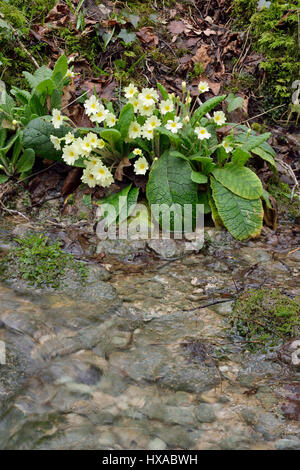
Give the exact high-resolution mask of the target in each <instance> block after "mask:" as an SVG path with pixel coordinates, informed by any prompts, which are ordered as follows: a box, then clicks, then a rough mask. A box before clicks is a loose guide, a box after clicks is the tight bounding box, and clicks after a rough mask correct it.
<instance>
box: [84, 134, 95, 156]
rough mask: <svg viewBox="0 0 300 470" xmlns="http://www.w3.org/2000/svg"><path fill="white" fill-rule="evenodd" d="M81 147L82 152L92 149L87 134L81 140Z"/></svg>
mask: <svg viewBox="0 0 300 470" xmlns="http://www.w3.org/2000/svg"><path fill="white" fill-rule="evenodd" d="M81 148H82V150H83V151H84V152H86V153H90V152H91V151H92V149H93V146H92V144H91V141H90V139H89V137H88V136H86V137H84V139H82V141H81Z"/></svg>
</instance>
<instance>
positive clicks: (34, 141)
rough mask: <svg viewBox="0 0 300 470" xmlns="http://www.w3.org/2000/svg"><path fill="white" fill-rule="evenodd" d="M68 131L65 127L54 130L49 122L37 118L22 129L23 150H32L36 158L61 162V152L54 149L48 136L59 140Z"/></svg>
mask: <svg viewBox="0 0 300 470" xmlns="http://www.w3.org/2000/svg"><path fill="white" fill-rule="evenodd" d="M70 129H71V128H70V127H67V126H61V127H60V128H59V129H55V128H54V127H53V125H52V123H51V122H49V121H46V120H45V119H43V118H42V117H38V118H36V119H33V120H32V121H30V122H29V123H28V124H27V126H26V127H25V128H24V131H23V132H24V133H23V145H24V147H25V148H31V149H33V150H34V151H35V154H36V155H37V156H38V157H41V158H47V159H49V160H61V155H62V152H61V151H60V150H55V149H54V147H53V144H52V143H51V141H50V135H55V136H56V137H59V138H60V137H64V136H65V135H66V134H67V133H68V132H69V131H70Z"/></svg>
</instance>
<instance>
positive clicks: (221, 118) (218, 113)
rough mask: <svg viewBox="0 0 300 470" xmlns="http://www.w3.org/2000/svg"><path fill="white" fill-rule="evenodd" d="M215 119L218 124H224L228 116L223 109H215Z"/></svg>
mask: <svg viewBox="0 0 300 470" xmlns="http://www.w3.org/2000/svg"><path fill="white" fill-rule="evenodd" d="M213 120H214V121H215V123H216V124H217V125H218V126H222V124H225V122H226V116H225V114H224V113H223V111H215V112H214V115H213Z"/></svg>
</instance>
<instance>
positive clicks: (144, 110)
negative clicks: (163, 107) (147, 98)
mask: <svg viewBox="0 0 300 470" xmlns="http://www.w3.org/2000/svg"><path fill="white" fill-rule="evenodd" d="M154 108H155V103H154V101H153V103H152V104H147V103H145V102H144V101H141V100H139V106H138V111H139V112H140V113H141V115H142V116H151V114H153V111H154Z"/></svg>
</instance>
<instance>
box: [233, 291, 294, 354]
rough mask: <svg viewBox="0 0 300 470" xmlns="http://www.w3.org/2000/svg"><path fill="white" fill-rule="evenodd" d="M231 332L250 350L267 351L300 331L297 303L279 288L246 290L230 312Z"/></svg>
mask: <svg viewBox="0 0 300 470" xmlns="http://www.w3.org/2000/svg"><path fill="white" fill-rule="evenodd" d="M229 320H230V322H231V325H232V328H233V332H234V334H237V335H238V336H240V337H242V338H243V339H244V340H245V348H246V349H248V350H250V351H257V350H267V349H269V348H272V347H274V346H277V345H278V344H280V342H282V341H284V340H288V339H289V338H293V337H296V336H297V335H299V332H300V304H299V302H297V301H295V300H292V299H290V298H289V297H287V296H286V295H284V294H281V293H280V291H279V290H278V289H258V290H249V291H247V292H245V293H244V294H243V295H242V296H241V297H240V299H239V300H237V302H236V304H235V307H234V309H233V311H232V313H231V314H230V317H229Z"/></svg>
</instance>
